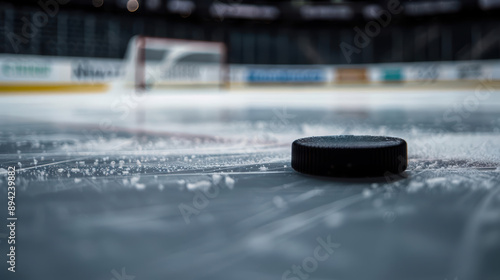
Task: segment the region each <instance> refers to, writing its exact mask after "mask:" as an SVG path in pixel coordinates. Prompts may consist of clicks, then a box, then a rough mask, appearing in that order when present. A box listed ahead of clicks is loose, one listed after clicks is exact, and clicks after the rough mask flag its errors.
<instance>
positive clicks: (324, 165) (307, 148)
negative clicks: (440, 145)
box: [292, 135, 408, 177]
mask: <svg viewBox="0 0 500 280" xmlns="http://www.w3.org/2000/svg"><path fill="white" fill-rule="evenodd" d="M407 158H408V157H407V145H406V142H405V141H404V140H403V139H400V138H395V137H384V136H355V135H338V136H318V137H308V138H301V139H298V140H295V141H294V142H293V144H292V167H293V168H294V169H295V170H297V171H299V172H303V173H307V174H313V175H324V176H337V177H366V176H382V175H386V174H388V173H392V174H394V173H396V174H397V173H400V172H403V171H404V170H405V169H406V166H407V160H408V159H407Z"/></svg>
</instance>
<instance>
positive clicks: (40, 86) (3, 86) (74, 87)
mask: <svg viewBox="0 0 500 280" xmlns="http://www.w3.org/2000/svg"><path fill="white" fill-rule="evenodd" d="M108 89H109V85H108V84H105V83H99V84H83V83H82V84H74V83H24V84H23V83H0V94H2V95H9V94H20V93H21V94H47V93H54V94H71V93H85V92H88V93H97V92H105V91H107V90H108Z"/></svg>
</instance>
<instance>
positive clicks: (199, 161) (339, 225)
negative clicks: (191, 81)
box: [0, 89, 500, 279]
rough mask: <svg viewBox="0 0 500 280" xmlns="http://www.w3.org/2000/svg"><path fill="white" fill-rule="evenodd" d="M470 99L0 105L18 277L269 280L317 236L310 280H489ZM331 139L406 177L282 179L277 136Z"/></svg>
mask: <svg viewBox="0 0 500 280" xmlns="http://www.w3.org/2000/svg"><path fill="white" fill-rule="evenodd" d="M125 96H126V95H125ZM471 96H472V97H474V96H475V92H474V91H460V92H451V91H439V92H430V91H427V92H418V91H413V92H412V91H406V92H398V91H394V90H392V91H390V92H353V91H349V90H346V91H338V90H337V92H322V93H318V92H310V91H309V90H308V89H304V92H302V93H301V92H299V90H298V89H292V90H291V92H290V93H287V92H272V91H269V92H265V91H263V90H262V91H259V92H253V93H252V92H247V93H240V94H232V93H219V94H210V95H209V94H203V93H200V92H195V93H182V94H170V93H165V94H163V95H151V96H148V97H147V98H144V99H141V100H140V101H139V102H136V103H123V104H133V105H134V106H133V108H128V109H127V107H123V106H122V107H116V108H115V107H110V106H111V105H110V104H112V103H113V102H115V101H116V100H118V104H121V105H123V104H122V103H120V102H121V101H120V100H122V99H121V98H122V97H121V95H119V93H113V94H108V95H101V96H99V95H91V96H90V95H72V96H16V97H2V99H1V102H0V109H1V112H2V123H1V124H0V126H1V129H0V180H1V181H0V185H1V186H2V192H4V193H5V192H6V190H7V189H6V187H5V186H6V184H5V182H6V177H5V176H6V171H5V170H6V169H7V168H8V166H16V167H17V169H18V170H20V171H19V173H18V174H17V179H16V184H17V192H18V193H17V203H18V216H19V219H20V221H22V222H23V227H22V228H20V229H19V232H18V240H19V244H22V246H21V245H20V247H19V251H18V254H19V255H20V257H19V259H20V260H22V263H24V264H26V266H28V265H29V266H30V268H29V269H28V268H26V269H22V270H20V272H19V275H20V277H21V278H24V279H34V278H40V279H111V278H112V277H113V275H112V274H111V273H110V271H111V270H113V269H116V270H117V271H118V270H120V269H121V267H126V271H127V273H128V274H131V275H134V276H136V279H159V278H161V279H282V276H283V273H285V272H286V271H287V270H289V269H291V266H292V265H302V261H303V260H304V259H305V258H307V257H309V256H312V255H313V253H314V249H315V248H316V246H317V245H318V243H317V239H318V238H322V239H326V238H327V237H328V236H329V235H330V236H331V239H332V241H333V242H335V243H338V244H340V247H338V248H336V249H335V253H333V254H332V255H331V256H330V257H329V258H328V259H327V260H326V261H324V262H318V267H317V269H316V270H314V271H312V272H307V274H308V275H310V278H311V279H455V278H458V279H496V278H499V277H500V270H499V269H498V267H497V265H496V263H495V262H494V261H493V260H495V259H499V258H500V255H499V252H500V240H499V239H498V238H496V236H500V224H499V222H498V221H500V214H499V213H500V211H499V210H500V209H499V208H500V186H499V185H500V184H499V183H500V169H499V168H500V145H499V144H498V143H499V139H500V130H499V128H500V110H499V109H500V93H498V92H494V93H491V94H490V95H489V97H488V99H486V100H481V102H480V104H479V105H478V106H477V107H476V108H469V107H466V106H465V105H463V104H464V103H463V102H464V100H466V99H467V98H470V97H471ZM115 103H116V102H115ZM461 105H463V106H461ZM117 108H120V109H119V110H118V109H117ZM450 108H451V109H450ZM126 109H127V110H126ZM450 110H451V111H450ZM336 134H362V135H387V136H395V137H401V138H403V139H405V140H406V141H407V142H408V147H409V150H408V152H409V158H410V161H409V166H408V169H407V171H406V172H405V173H404V174H401V175H394V176H388V177H383V178H368V179H331V178H330V179H329V178H321V177H312V176H304V175H301V174H298V173H296V172H295V171H293V170H292V168H291V167H290V144H291V142H292V141H293V140H295V139H297V138H300V137H306V136H315V135H336ZM181 209H183V210H181ZM2 213H3V212H2ZM186 213H187V214H186ZM3 215H5V213H4V214H3ZM0 240H1V239H0ZM2 242H3V240H2ZM21 256H22V257H21ZM3 258H5V255H4V256H3ZM2 260H3V259H2ZM56 266H57V269H56ZM81 267H85V269H82V268H81ZM292 279H293V278H292Z"/></svg>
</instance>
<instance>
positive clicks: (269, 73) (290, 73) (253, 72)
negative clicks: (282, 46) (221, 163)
mask: <svg viewBox="0 0 500 280" xmlns="http://www.w3.org/2000/svg"><path fill="white" fill-rule="evenodd" d="M246 80H247V82H249V83H324V82H326V71H325V70H324V69H318V68H250V69H248V73H247V78H246Z"/></svg>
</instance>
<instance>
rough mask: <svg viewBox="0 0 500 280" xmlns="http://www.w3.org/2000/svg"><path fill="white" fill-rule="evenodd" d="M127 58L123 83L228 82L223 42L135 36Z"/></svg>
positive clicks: (155, 86)
mask: <svg viewBox="0 0 500 280" xmlns="http://www.w3.org/2000/svg"><path fill="white" fill-rule="evenodd" d="M127 61H128V66H127V75H126V77H127V84H129V85H130V84H132V85H133V86H134V87H135V88H136V89H138V90H143V91H144V90H154V89H162V88H169V87H201V86H213V87H225V86H227V85H228V73H227V72H228V67H227V64H226V47H225V45H224V44H223V43H218V42H208V41H194V40H182V39H169V38H157V37H144V36H136V37H134V38H133V39H132V40H131V41H130V43H129V46H128V50H127Z"/></svg>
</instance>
